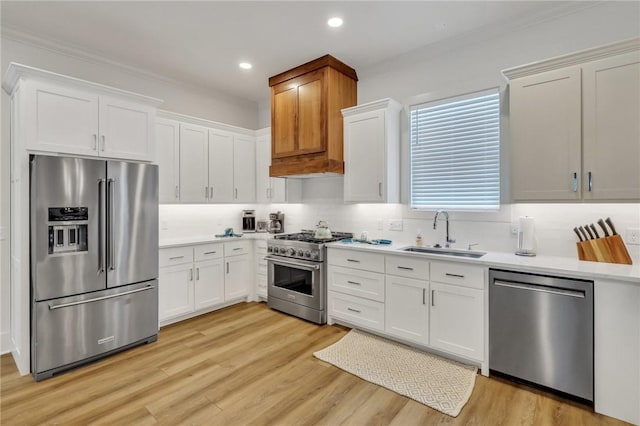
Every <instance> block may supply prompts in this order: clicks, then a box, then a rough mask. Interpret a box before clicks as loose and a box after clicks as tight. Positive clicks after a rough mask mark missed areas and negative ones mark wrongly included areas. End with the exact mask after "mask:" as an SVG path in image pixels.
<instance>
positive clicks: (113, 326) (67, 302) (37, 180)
mask: <svg viewBox="0 0 640 426" xmlns="http://www.w3.org/2000/svg"><path fill="white" fill-rule="evenodd" d="M30 202H31V207H30V213H31V217H30V227H31V236H30V239H31V241H30V256H31V259H30V267H31V300H32V305H31V372H32V374H33V376H34V378H35V379H36V380H41V379H44V378H47V377H51V376H52V375H53V374H56V373H58V372H61V371H63V370H66V369H69V368H72V367H75V366H77V365H80V364H82V363H85V362H89V361H92V360H95V359H97V358H100V357H103V356H106V355H108V354H111V353H113V352H116V351H119V350H123V349H125V348H129V347H131V346H135V345H138V344H141V343H146V342H152V341H155V340H156V339H157V333H158V281H157V278H158V167H157V166H155V165H151V164H140V163H130V162H121V161H104V160H89V159H81V158H67V157H53V156H43V155H34V156H32V157H31V159H30Z"/></svg>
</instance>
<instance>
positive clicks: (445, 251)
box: [400, 247, 487, 259]
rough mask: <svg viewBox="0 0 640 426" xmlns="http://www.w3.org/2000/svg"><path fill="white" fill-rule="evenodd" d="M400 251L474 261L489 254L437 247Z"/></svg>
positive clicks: (407, 248) (410, 248) (406, 248)
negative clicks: (465, 258) (464, 258)
mask: <svg viewBox="0 0 640 426" xmlns="http://www.w3.org/2000/svg"><path fill="white" fill-rule="evenodd" d="M400 251H408V252H412V253H425V254H439V255H443V256H457V257H469V258H472V259H478V258H481V257H482V256H484V255H485V254H487V253H486V252H484V251H473V250H458V249H450V248H437V247H404V248H401V249H400Z"/></svg>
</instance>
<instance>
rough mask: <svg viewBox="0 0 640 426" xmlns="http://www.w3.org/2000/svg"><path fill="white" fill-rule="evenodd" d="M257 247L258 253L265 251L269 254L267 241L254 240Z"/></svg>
mask: <svg viewBox="0 0 640 426" xmlns="http://www.w3.org/2000/svg"><path fill="white" fill-rule="evenodd" d="M254 241H255V245H256V251H258V250H264V252H265V254H266V253H267V242H266V241H265V240H254Z"/></svg>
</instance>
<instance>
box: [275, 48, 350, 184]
mask: <svg viewBox="0 0 640 426" xmlns="http://www.w3.org/2000/svg"><path fill="white" fill-rule="evenodd" d="M357 82H358V76H357V75H356V71H355V70H354V69H353V68H351V67H350V66H348V65H346V64H344V63H342V62H340V61H339V60H337V59H336V58H334V57H333V56H331V55H325V56H322V57H321V58H318V59H316V60H313V61H311V62H307V63H306V64H304V65H300V66H298V67H296V68H293V69H291V70H289V71H285V72H283V73H280V74H278V75H275V76H273V77H271V78H269V86H270V87H271V166H270V167H269V175H270V176H273V177H277V176H290V177H293V176H297V177H305V176H309V175H313V174H319V173H333V174H344V161H343V147H342V138H343V135H342V132H343V130H342V114H341V112H340V110H341V109H343V108H348V107H351V106H354V105H356V103H357Z"/></svg>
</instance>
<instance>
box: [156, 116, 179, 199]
mask: <svg viewBox="0 0 640 426" xmlns="http://www.w3.org/2000/svg"><path fill="white" fill-rule="evenodd" d="M156 163H158V177H159V184H158V187H159V188H158V199H159V201H160V202H161V203H174V202H177V201H179V200H180V176H179V172H180V123H178V122H177V121H175V120H167V119H163V118H158V119H157V120H156Z"/></svg>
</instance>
